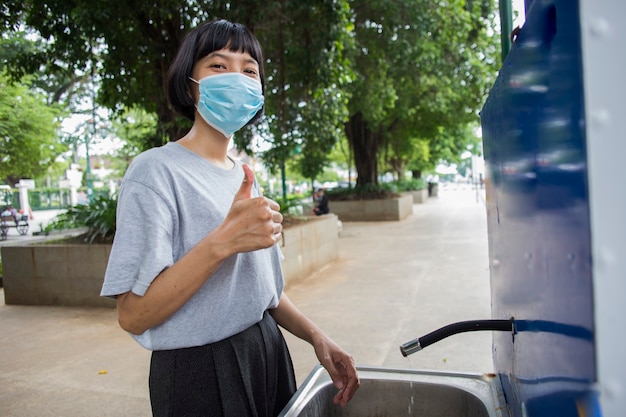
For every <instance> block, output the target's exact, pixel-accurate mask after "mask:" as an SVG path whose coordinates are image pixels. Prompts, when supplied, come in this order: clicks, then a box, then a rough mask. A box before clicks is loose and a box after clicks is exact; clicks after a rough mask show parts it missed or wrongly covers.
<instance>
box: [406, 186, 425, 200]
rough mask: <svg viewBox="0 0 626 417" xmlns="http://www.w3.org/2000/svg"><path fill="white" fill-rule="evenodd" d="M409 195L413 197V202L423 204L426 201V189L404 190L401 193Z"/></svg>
mask: <svg viewBox="0 0 626 417" xmlns="http://www.w3.org/2000/svg"><path fill="white" fill-rule="evenodd" d="M405 194H406V195H410V196H411V197H413V204H424V203H426V202H427V201H428V189H427V188H424V189H423V190H413V191H405V192H403V193H402V195H405Z"/></svg>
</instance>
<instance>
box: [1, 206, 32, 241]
mask: <svg viewBox="0 0 626 417" xmlns="http://www.w3.org/2000/svg"><path fill="white" fill-rule="evenodd" d="M10 227H15V228H16V229H17V233H19V234H20V235H22V236H24V235H26V233H28V215H27V214H18V215H17V216H13V215H12V214H11V213H10V212H8V211H3V212H2V214H1V215H0V239H1V240H6V238H7V235H8V234H9V228H10Z"/></svg>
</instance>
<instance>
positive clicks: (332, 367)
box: [313, 336, 361, 407]
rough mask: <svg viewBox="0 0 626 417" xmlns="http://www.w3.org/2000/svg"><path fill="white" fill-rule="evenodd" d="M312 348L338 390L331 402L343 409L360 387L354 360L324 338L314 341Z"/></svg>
mask: <svg viewBox="0 0 626 417" xmlns="http://www.w3.org/2000/svg"><path fill="white" fill-rule="evenodd" d="M313 346H314V348H315V354H316V355H317V358H318V359H319V361H320V363H321V364H322V366H323V367H324V368H326V370H327V371H328V373H329V374H330V377H331V379H332V380H333V384H334V385H335V387H336V388H337V389H338V390H339V392H338V393H337V395H335V397H334V398H333V402H334V403H335V404H339V405H340V406H342V407H343V406H344V405H346V404H347V402H348V401H350V399H351V398H352V396H353V395H354V393H355V392H356V390H357V389H358V388H359V387H360V386H361V382H360V381H359V375H358V374H357V371H356V366H355V364H354V358H352V356H351V355H350V354H349V353H347V352H346V351H344V350H343V349H341V348H340V347H339V346H338V345H337V344H336V343H335V342H333V341H332V340H331V339H329V338H328V337H326V336H324V337H323V338H322V339H321V340H319V341H315V342H314V344H313Z"/></svg>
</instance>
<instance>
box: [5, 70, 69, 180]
mask: <svg viewBox="0 0 626 417" xmlns="http://www.w3.org/2000/svg"><path fill="white" fill-rule="evenodd" d="M58 115H59V111H58V109H56V108H54V107H51V106H49V105H48V104H46V101H45V97H42V96H40V95H37V94H35V93H33V92H32V91H30V90H29V89H28V87H26V86H24V85H22V84H19V83H13V82H10V81H9V80H8V79H7V77H6V76H4V75H0V179H2V180H3V181H6V182H7V183H8V184H9V185H11V186H15V184H16V183H17V181H18V180H19V179H20V178H34V177H36V176H38V175H41V174H43V173H44V172H46V169H47V168H48V167H49V166H50V165H52V164H53V163H54V160H55V158H56V157H57V156H59V155H60V154H61V153H62V152H63V151H64V150H65V147H64V146H62V145H61V144H60V143H59V141H58V140H57V128H58V121H57V116H58Z"/></svg>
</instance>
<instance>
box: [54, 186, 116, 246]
mask: <svg viewBox="0 0 626 417" xmlns="http://www.w3.org/2000/svg"><path fill="white" fill-rule="evenodd" d="M116 209H117V198H115V197H108V196H97V197H95V198H94V200H93V202H91V203H89V204H85V205H78V206H75V207H71V208H69V209H68V210H67V211H66V212H65V213H61V214H59V215H58V216H56V217H55V218H54V219H53V220H52V221H51V222H50V223H49V224H48V225H47V226H46V230H47V231H49V230H63V229H75V228H80V227H87V233H86V234H85V241H87V242H88V243H93V242H95V241H97V242H99V243H110V242H112V241H113V236H114V235H115V211H116Z"/></svg>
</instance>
